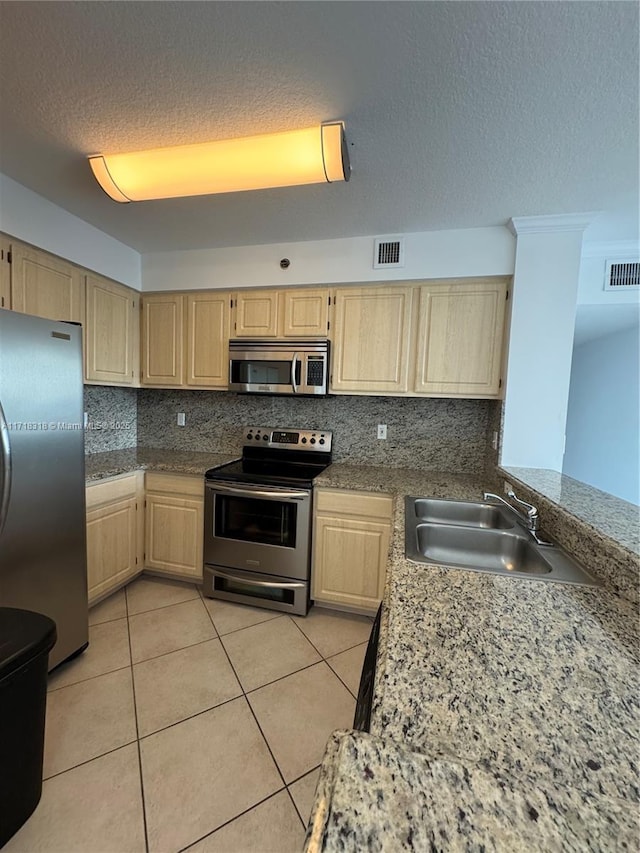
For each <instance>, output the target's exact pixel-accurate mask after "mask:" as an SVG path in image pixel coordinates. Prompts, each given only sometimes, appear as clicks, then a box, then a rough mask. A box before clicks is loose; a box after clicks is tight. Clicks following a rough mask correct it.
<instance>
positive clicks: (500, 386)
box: [498, 379, 502, 388]
mask: <svg viewBox="0 0 640 853" xmlns="http://www.w3.org/2000/svg"><path fill="white" fill-rule="evenodd" d="M498 388H502V379H500V380H499V381H498Z"/></svg>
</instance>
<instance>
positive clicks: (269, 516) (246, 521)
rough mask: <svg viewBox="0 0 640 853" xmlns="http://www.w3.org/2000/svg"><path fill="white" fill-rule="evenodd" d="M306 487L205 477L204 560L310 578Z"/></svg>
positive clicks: (308, 509) (258, 570)
mask: <svg viewBox="0 0 640 853" xmlns="http://www.w3.org/2000/svg"><path fill="white" fill-rule="evenodd" d="M310 534H311V490H310V489H286V488H276V487H273V486H259V485H253V484H245V483H223V482H212V481H207V483H206V488H205V534H204V562H205V563H207V564H209V565H216V566H227V567H229V568H236V569H242V570H244V571H250V572H258V573H260V574H270V575H277V576H279V577H285V578H294V579H299V580H305V581H306V580H308V579H309V565H310V543H311V535H310Z"/></svg>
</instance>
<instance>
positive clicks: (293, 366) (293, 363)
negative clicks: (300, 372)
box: [291, 352, 298, 394]
mask: <svg viewBox="0 0 640 853" xmlns="http://www.w3.org/2000/svg"><path fill="white" fill-rule="evenodd" d="M297 365H298V353H297V352H294V354H293V358H292V359H291V385H292V387H293V393H294V394H297V393H298V386H297V385H296V367H297Z"/></svg>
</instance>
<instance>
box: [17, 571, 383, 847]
mask: <svg viewBox="0 0 640 853" xmlns="http://www.w3.org/2000/svg"><path fill="white" fill-rule="evenodd" d="M89 625H90V628H89V640H90V645H89V648H88V649H87V650H86V652H85V653H84V654H83V655H81V656H80V657H79V658H78V659H76V660H75V661H71V662H70V663H68V664H65V665H64V666H63V667H61V668H60V669H58V670H57V671H56V672H55V673H53V674H52V675H51V676H50V679H49V693H48V697H47V725H46V734H45V762H44V775H45V782H44V786H43V794H42V800H41V802H40V805H39V806H38V808H37V809H36V811H35V812H34V814H33V816H32V817H31V818H30V820H29V821H28V822H27V823H26V824H25V826H24V827H23V828H22V829H21V830H20V831H19V832H18V833H17V834H16V835H15V836H14V837H13V838H12V839H11V841H9V843H8V844H7V845H6V847H5V848H4V853H36V851H42V853H72V851H79V853H129V851H131V853H137V851H150V853H173V851H180V850H189V851H192V853H196V851H197V853H251V851H260V853H268V851H274V853H287V851H297V850H301V848H302V843H303V839H304V832H305V827H306V823H307V819H308V817H309V813H310V810H311V805H312V802H313V797H314V793H315V786H316V781H317V778H318V773H319V770H318V766H319V764H320V761H321V759H322V755H323V752H324V747H325V744H326V742H327V739H328V737H329V735H330V734H331V732H332V731H333V730H334V729H336V728H343V727H346V728H350V727H351V725H352V721H353V712H354V709H355V696H356V693H357V689H358V683H359V679H360V670H361V669H362V661H363V658H364V653H365V649H366V643H367V640H368V638H369V634H370V631H371V620H370V619H368V618H366V617H363V616H352V615H347V614H342V613H338V612H336V611H331V610H322V609H320V608H316V607H314V608H313V609H312V610H311V611H310V613H309V615H308V616H307V617H305V618H301V617H293V618H292V617H289V616H286V615H280V614H278V613H276V612H274V611H270V610H261V609H259V608H253V607H243V606H240V605H236V604H229V603H227V602H222V601H214V600H210V599H203V598H202V596H201V594H200V592H199V590H198V588H197V587H195V586H194V585H192V584H186V583H177V582H173V581H168V580H162V579H157V578H148V577H143V578H139V579H138V580H136V581H134V582H133V583H132V584H130V585H129V586H128V587H127V589H126V591H125V590H121V591H120V592H117V593H115V594H114V595H112V596H111V597H110V598H108V599H107V600H106V601H104V602H102V603H101V604H99V605H97V606H96V607H94V608H93V609H92V610H91V611H90V614H89Z"/></svg>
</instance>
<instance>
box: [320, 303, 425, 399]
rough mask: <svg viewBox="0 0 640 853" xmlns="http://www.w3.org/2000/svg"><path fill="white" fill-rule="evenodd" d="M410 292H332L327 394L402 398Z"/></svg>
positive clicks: (405, 382) (408, 340)
mask: <svg viewBox="0 0 640 853" xmlns="http://www.w3.org/2000/svg"><path fill="white" fill-rule="evenodd" d="M412 296H413V289H412V288H411V287H395V286H394V287H353V288H352V287H345V288H339V289H338V290H336V297H335V299H336V302H335V312H334V318H335V328H334V330H333V334H332V343H333V356H332V362H333V363H332V368H331V373H332V376H331V390H332V391H333V392H338V393H339V392H343V393H360V394H405V393H406V392H407V391H408V388H409V351H410V350H409V347H410V343H411V302H412Z"/></svg>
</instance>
